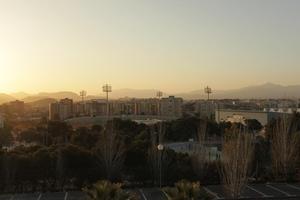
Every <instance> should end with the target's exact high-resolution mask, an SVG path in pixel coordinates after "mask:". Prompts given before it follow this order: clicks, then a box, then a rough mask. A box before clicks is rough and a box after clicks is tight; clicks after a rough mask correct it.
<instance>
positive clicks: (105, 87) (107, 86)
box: [102, 84, 112, 116]
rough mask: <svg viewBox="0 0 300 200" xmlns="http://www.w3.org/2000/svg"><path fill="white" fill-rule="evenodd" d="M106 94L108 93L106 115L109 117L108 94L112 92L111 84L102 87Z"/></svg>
mask: <svg viewBox="0 0 300 200" xmlns="http://www.w3.org/2000/svg"><path fill="white" fill-rule="evenodd" d="M102 90H103V92H104V93H106V115H107V116H108V115H109V104H108V103H109V102H108V93H110V92H112V87H111V85H109V84H105V85H103V87H102Z"/></svg>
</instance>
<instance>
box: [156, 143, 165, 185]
mask: <svg viewBox="0 0 300 200" xmlns="http://www.w3.org/2000/svg"><path fill="white" fill-rule="evenodd" d="M157 149H158V151H159V155H160V159H159V188H161V185H162V153H163V150H164V145H163V144H159V145H158V146H157Z"/></svg>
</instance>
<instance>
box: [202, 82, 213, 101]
mask: <svg viewBox="0 0 300 200" xmlns="http://www.w3.org/2000/svg"><path fill="white" fill-rule="evenodd" d="M204 92H205V93H206V94H207V100H208V101H209V96H210V94H211V93H212V89H211V88H210V87H208V86H207V87H206V88H204Z"/></svg>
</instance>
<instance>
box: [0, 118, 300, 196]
mask: <svg viewBox="0 0 300 200" xmlns="http://www.w3.org/2000/svg"><path fill="white" fill-rule="evenodd" d="M299 119H300V117H299V116H298V115H295V116H294V117H293V123H292V124H289V125H286V127H285V126H284V124H281V123H280V120H279V121H273V122H271V123H270V124H269V125H268V126H267V127H265V130H264V131H265V134H264V135H265V136H259V135H256V137H255V143H254V144H255V145H254V154H253V159H252V158H251V159H249V160H251V168H249V174H248V175H247V177H248V176H249V178H251V180H253V181H256V182H267V181H287V180H288V181H294V180H296V179H297V178H298V176H297V174H298V173H299V170H298V169H299V159H298V157H297V156H294V155H296V154H297V153H298V154H299V152H300V145H298V146H297V144H298V143H296V142H298V141H299V140H298V139H299V134H298V133H297V132H298V131H299V130H300V120H299ZM282 126H284V127H285V128H282ZM287 126H289V127H287ZM290 126H292V127H290ZM262 128H263V127H262V126H261V125H260V124H259V123H258V122H257V121H256V120H248V121H247V122H246V125H242V124H231V123H221V124H217V123H215V122H213V121H209V120H204V119H199V118H196V117H187V118H182V119H179V120H175V121H172V122H165V123H158V124H156V125H152V126H146V125H144V124H137V123H135V122H133V121H124V120H120V119H114V120H112V121H109V122H108V123H107V124H106V125H105V126H104V127H102V126H98V125H97V126H93V127H92V128H78V129H76V130H73V129H72V128H71V127H70V126H69V125H68V124H66V123H64V122H58V121H50V122H47V123H41V124H39V125H37V126H36V127H35V128H33V129H29V130H26V131H24V132H21V133H20V134H19V135H17V136H15V138H14V137H12V135H11V133H10V128H9V127H6V128H5V129H2V130H0V135H1V137H2V138H1V141H0V145H2V146H8V145H9V144H12V143H14V142H19V143H22V144H23V145H21V146H18V147H15V148H11V149H10V148H8V149H7V148H3V149H2V150H0V190H1V191H6V192H26V191H55V190H67V189H76V190H78V189H81V188H82V187H84V186H86V185H90V184H92V183H94V182H96V181H97V180H111V181H117V182H125V183H126V185H127V186H137V185H143V186H146V185H149V186H150V185H151V186H153V185H158V184H159V179H160V177H159V176H160V167H161V169H162V181H163V184H164V185H172V184H174V183H175V182H177V181H179V180H182V179H186V180H190V181H200V183H201V184H202V185H203V184H221V183H222V180H221V179H222V177H221V175H220V166H221V165H220V162H219V161H213V162H212V161H210V162H206V161H205V155H203V152H202V151H200V152H195V153H194V154H192V155H187V154H181V153H175V152H174V151H172V150H170V149H165V150H164V151H163V153H162V152H160V151H159V150H158V149H157V146H158V144H162V143H166V142H177V141H188V140H189V139H191V138H192V139H194V140H195V141H199V142H203V141H204V140H207V139H215V140H219V139H221V138H228V137H229V138H230V137H231V136H232V135H233V134H232V133H233V132H234V130H247V131H244V132H247V134H254V133H256V134H257V133H259V131H260V130H262ZM2 133H3V134H2ZM280 133H282V134H280ZM295 133H297V134H295ZM281 135H286V137H285V138H280V137H279V136H281ZM291 135H293V137H290V136H291ZM14 140H15V141H14ZM282 140H284V143H280V141H282ZM275 141H277V142H278V144H277V147H276V145H275V143H276V142H275ZM1 142H2V143H1ZM227 146H228V145H227ZM281 146H282V147H284V148H286V147H287V146H293V147H295V148H293V149H291V148H290V149H291V150H293V152H292V153H291V154H288V156H290V155H292V156H294V158H293V160H292V159H291V158H289V159H288V160H283V159H284V158H285V157H287V156H286V155H281V154H280V155H281V157H282V158H283V159H281V160H280V159H279V156H278V159H277V160H276V159H274V154H275V153H276V152H275V150H276V149H279V151H281V152H284V150H286V149H280V148H281ZM230 148H234V147H230ZM230 148H229V149H230ZM288 150H289V149H288ZM228 152H229V153H230V154H231V153H232V154H233V155H234V154H235V153H237V152H234V151H230V150H229V151H228ZM161 153H162V154H161ZM295 153H296V154H295ZM277 154H278V155H279V153H277ZM282 160H283V161H282ZM292 161H293V162H292ZM160 162H162V163H160ZM282 169H284V170H282ZM280 171H284V174H280Z"/></svg>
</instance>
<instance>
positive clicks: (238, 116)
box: [216, 109, 290, 126]
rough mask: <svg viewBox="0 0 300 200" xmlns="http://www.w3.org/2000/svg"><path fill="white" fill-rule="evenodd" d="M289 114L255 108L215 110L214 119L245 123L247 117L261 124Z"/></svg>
mask: <svg viewBox="0 0 300 200" xmlns="http://www.w3.org/2000/svg"><path fill="white" fill-rule="evenodd" d="M287 115H290V113H284V112H269V111H256V110H223V109H218V110H216V121H217V122H218V123H220V122H232V123H245V120H247V119H256V120H257V121H259V122H260V123H261V125H263V126H264V125H266V124H268V123H269V122H270V121H271V120H272V119H278V118H280V117H284V116H287Z"/></svg>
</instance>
